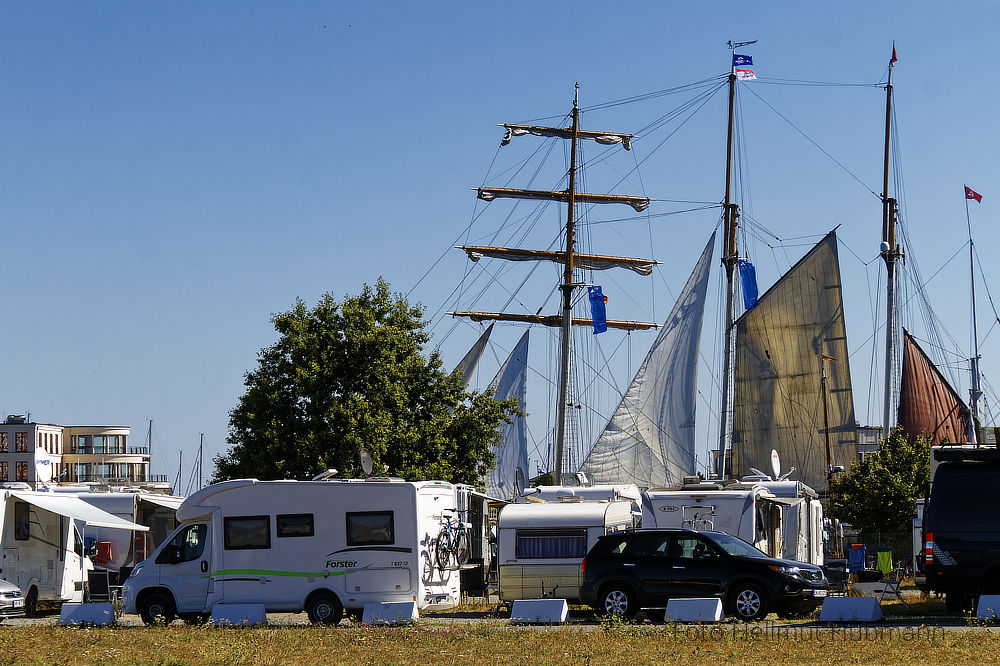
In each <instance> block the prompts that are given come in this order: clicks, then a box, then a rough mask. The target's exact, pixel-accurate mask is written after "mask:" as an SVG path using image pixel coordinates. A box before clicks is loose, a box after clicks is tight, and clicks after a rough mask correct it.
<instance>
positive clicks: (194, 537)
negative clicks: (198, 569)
mask: <svg viewBox="0 0 1000 666" xmlns="http://www.w3.org/2000/svg"><path fill="white" fill-rule="evenodd" d="M207 534H208V526H207V525H204V524H198V525H191V526H189V527H187V528H186V529H183V530H181V531H180V532H178V533H177V534H175V535H174V538H173V539H171V540H170V543H168V544H167V545H166V546H164V547H163V551H162V552H161V555H160V557H159V558H157V560H156V561H157V562H159V563H162V562H169V563H171V564H177V563H180V562H190V561H191V560H196V559H198V558H199V557H201V554H202V552H204V550H205V538H206V535H207ZM168 554H169V555H168ZM164 556H167V558H168V559H161V558H163V557H164Z"/></svg>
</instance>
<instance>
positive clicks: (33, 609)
mask: <svg viewBox="0 0 1000 666" xmlns="http://www.w3.org/2000/svg"><path fill="white" fill-rule="evenodd" d="M24 616H25V617H38V588H37V587H32V588H31V589H29V590H28V596H26V597H25V598H24Z"/></svg>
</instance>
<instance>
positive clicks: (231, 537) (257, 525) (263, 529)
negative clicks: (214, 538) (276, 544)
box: [222, 516, 271, 550]
mask: <svg viewBox="0 0 1000 666" xmlns="http://www.w3.org/2000/svg"><path fill="white" fill-rule="evenodd" d="M222 534H223V538H224V540H225V549H226V550H248V549H251V548H270V547H271V519H270V517H268V516H239V517H231V518H223V519H222Z"/></svg>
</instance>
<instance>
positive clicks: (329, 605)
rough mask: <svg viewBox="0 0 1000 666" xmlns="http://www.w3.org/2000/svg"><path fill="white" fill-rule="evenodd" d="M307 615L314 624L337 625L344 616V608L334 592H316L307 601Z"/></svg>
mask: <svg viewBox="0 0 1000 666" xmlns="http://www.w3.org/2000/svg"><path fill="white" fill-rule="evenodd" d="M306 613H308V615H309V621H310V622H312V623H313V624H326V625H331V624H337V623H338V622H340V618H342V617H343V616H344V606H343V605H342V604H341V603H340V599H338V598H337V595H335V594H334V593H333V592H327V591H325V590H324V591H321V592H315V593H314V594H313V595H312V596H311V597H309V599H308V600H307V601H306Z"/></svg>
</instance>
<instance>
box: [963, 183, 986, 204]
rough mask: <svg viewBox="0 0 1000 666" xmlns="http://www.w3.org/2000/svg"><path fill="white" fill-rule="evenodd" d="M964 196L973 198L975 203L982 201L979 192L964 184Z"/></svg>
mask: <svg viewBox="0 0 1000 666" xmlns="http://www.w3.org/2000/svg"><path fill="white" fill-rule="evenodd" d="M965 198H966V199H975V200H976V203H983V195H982V194H980V193H979V192H976V191H975V190H973V189H972V188H971V187H969V186H968V185H966V186H965Z"/></svg>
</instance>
